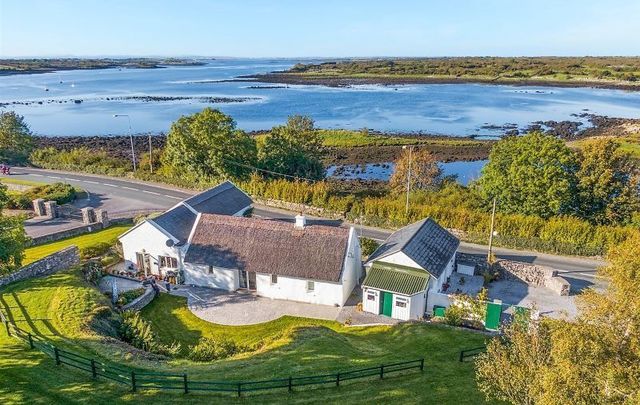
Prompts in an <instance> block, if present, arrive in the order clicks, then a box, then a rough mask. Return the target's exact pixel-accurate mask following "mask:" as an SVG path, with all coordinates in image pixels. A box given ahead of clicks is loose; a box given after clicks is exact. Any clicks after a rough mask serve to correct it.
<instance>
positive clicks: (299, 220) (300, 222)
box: [295, 214, 307, 229]
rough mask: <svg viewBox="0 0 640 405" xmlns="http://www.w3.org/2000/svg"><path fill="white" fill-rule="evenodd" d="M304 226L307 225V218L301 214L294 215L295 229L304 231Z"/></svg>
mask: <svg viewBox="0 0 640 405" xmlns="http://www.w3.org/2000/svg"><path fill="white" fill-rule="evenodd" d="M305 225H307V218H305V216H304V215H302V214H298V215H296V225H295V227H296V229H304V227H305Z"/></svg>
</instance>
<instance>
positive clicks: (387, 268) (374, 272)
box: [362, 262, 429, 295]
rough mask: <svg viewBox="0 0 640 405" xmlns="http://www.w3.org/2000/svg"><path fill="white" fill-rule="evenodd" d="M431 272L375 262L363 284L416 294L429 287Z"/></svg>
mask: <svg viewBox="0 0 640 405" xmlns="http://www.w3.org/2000/svg"><path fill="white" fill-rule="evenodd" d="M428 283H429V273H427V272H426V271H422V270H417V269H412V268H411V267H406V266H398V265H394V264H388V263H380V262H374V263H373V266H372V267H371V269H370V270H369V273H368V274H367V277H366V278H365V279H364V281H363V283H362V285H363V286H365V287H369V288H375V289H376V290H382V291H389V292H394V293H397V294H402V295H414V294H417V293H419V292H421V291H424V290H426V289H427V285H428Z"/></svg>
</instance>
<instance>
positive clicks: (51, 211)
mask: <svg viewBox="0 0 640 405" xmlns="http://www.w3.org/2000/svg"><path fill="white" fill-rule="evenodd" d="M44 210H45V213H46V214H45V215H46V216H48V217H50V218H58V203H56V202H55V201H45V203H44Z"/></svg>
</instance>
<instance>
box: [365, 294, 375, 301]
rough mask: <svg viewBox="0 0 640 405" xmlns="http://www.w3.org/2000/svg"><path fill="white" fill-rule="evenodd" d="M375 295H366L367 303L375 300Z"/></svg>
mask: <svg viewBox="0 0 640 405" xmlns="http://www.w3.org/2000/svg"><path fill="white" fill-rule="evenodd" d="M376 298H377V297H376V293H374V292H368V293H367V301H375V300H376Z"/></svg>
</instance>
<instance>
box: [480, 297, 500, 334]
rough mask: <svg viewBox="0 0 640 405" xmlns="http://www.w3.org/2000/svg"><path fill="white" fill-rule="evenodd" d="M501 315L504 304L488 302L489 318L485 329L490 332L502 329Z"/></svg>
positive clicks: (485, 321)
mask: <svg viewBox="0 0 640 405" xmlns="http://www.w3.org/2000/svg"><path fill="white" fill-rule="evenodd" d="M500 315H502V304H498V303H494V302H487V316H486V317H485V319H484V327H485V328H486V329H489V330H498V328H499V327H500Z"/></svg>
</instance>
